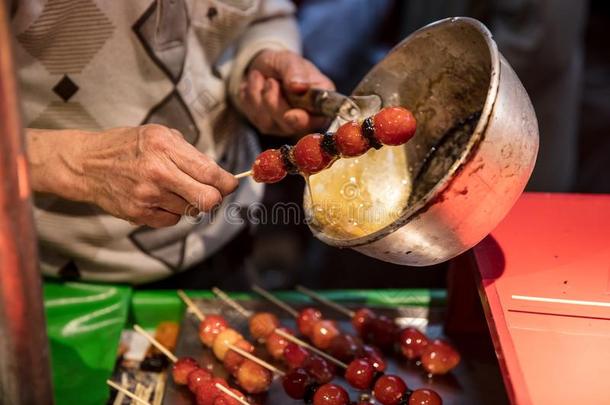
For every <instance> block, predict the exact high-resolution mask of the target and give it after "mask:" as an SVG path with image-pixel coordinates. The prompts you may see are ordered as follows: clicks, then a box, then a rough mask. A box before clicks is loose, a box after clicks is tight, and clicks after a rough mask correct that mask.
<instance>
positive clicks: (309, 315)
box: [297, 307, 322, 337]
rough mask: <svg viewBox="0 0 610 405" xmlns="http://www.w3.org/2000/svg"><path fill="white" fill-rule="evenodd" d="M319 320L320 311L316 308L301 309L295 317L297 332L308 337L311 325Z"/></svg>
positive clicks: (311, 329) (311, 330)
mask: <svg viewBox="0 0 610 405" xmlns="http://www.w3.org/2000/svg"><path fill="white" fill-rule="evenodd" d="M320 320H322V313H321V312H320V311H318V310H317V309H315V308H309V307H308V308H304V309H302V310H301V312H299V316H298V317H297V326H298V328H299V332H301V334H303V335H305V336H307V337H310V336H311V333H312V332H313V326H314V325H315V324H316V322H318V321H320Z"/></svg>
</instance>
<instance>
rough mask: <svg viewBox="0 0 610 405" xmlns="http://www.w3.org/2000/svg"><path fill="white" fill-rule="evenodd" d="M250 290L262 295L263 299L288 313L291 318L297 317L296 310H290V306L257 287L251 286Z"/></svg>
mask: <svg viewBox="0 0 610 405" xmlns="http://www.w3.org/2000/svg"><path fill="white" fill-rule="evenodd" d="M252 290H253V291H254V292H256V293H258V294H260V295H262V296H263V297H264V298H265V299H267V300H269V301H270V302H272V303H273V304H275V305H277V306H278V307H280V308H282V309H283V310H284V311H286V312H288V313H289V314H290V315H291V316H292V317H293V318H298V317H299V313H298V312H297V310H296V309H294V308H292V307H291V306H290V305H288V304H286V303H285V302H283V301H282V300H279V299H277V298H276V297H274V296H273V294H271V293H270V292H269V291H267V290H264V289H262V288H260V287H259V286H257V285H253V286H252Z"/></svg>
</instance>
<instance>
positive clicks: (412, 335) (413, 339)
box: [399, 327, 428, 360]
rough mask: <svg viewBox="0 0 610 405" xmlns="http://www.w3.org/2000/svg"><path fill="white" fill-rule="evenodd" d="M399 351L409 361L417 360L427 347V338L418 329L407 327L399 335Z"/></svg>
mask: <svg viewBox="0 0 610 405" xmlns="http://www.w3.org/2000/svg"><path fill="white" fill-rule="evenodd" d="M399 344H400V351H401V352H402V354H403V355H404V356H405V357H406V358H407V359H409V360H414V359H418V358H419V357H420V356H421V354H422V353H423V351H424V349H425V348H426V346H427V345H428V338H427V337H426V335H424V334H423V333H421V332H420V331H419V330H418V329H416V328H413V327H409V328H405V329H404V330H403V331H402V332H401V333H400V340H399Z"/></svg>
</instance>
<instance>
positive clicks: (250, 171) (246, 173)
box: [234, 170, 252, 179]
mask: <svg viewBox="0 0 610 405" xmlns="http://www.w3.org/2000/svg"><path fill="white" fill-rule="evenodd" d="M248 176H252V170H248V171H247V172H242V173H238V174H236V175H235V176H234V177H235V178H236V179H241V178H242V177H248Z"/></svg>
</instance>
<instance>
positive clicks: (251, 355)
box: [227, 344, 286, 377]
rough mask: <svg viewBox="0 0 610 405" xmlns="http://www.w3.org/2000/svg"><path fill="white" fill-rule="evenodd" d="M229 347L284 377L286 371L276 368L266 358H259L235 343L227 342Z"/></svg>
mask: <svg viewBox="0 0 610 405" xmlns="http://www.w3.org/2000/svg"><path fill="white" fill-rule="evenodd" d="M227 347H228V348H229V349H231V350H233V351H234V352H236V353H238V354H241V355H242V356H244V357H245V358H247V359H248V360H252V361H253V362H255V363H256V364H258V365H259V366H262V367H264V368H266V369H267V370H269V371H271V372H272V373H274V374H277V375H279V376H280V377H283V376H285V375H286V373H284V372H283V371H282V370H280V369H279V368H276V367H274V366H272V365H271V364H269V363H267V362H266V361H265V360H262V359H259V358H258V357H256V356H255V355H253V354H251V353H248V352H247V351H245V350H242V349H240V348H239V347H237V346H235V345H232V344H227Z"/></svg>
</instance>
